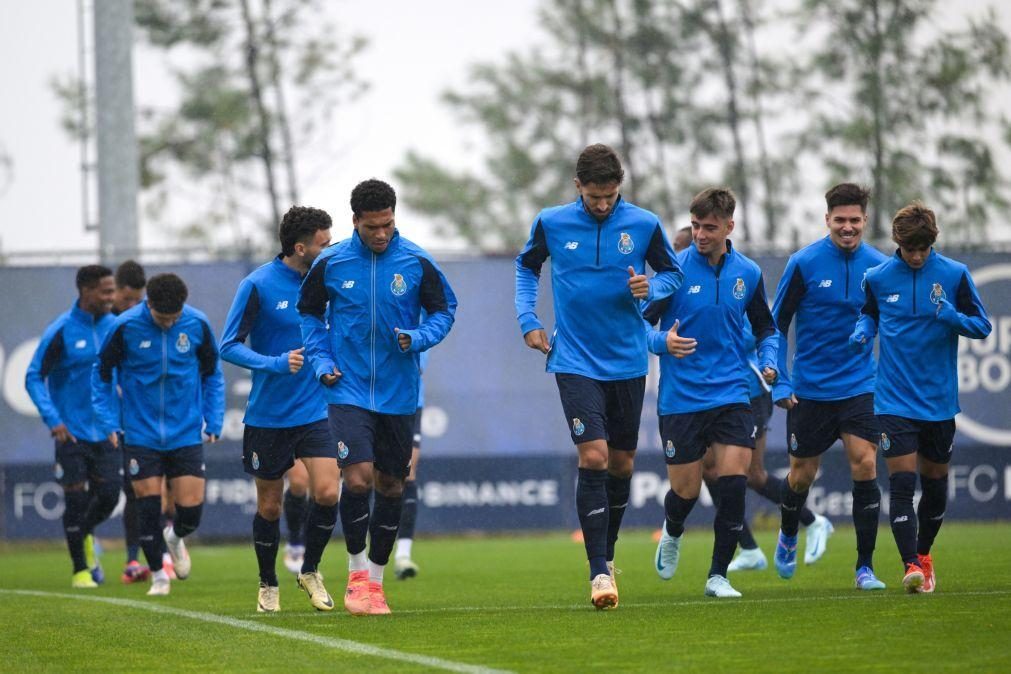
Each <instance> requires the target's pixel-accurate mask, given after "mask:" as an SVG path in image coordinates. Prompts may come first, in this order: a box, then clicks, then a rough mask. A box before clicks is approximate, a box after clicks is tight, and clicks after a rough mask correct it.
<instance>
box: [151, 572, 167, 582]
mask: <svg viewBox="0 0 1011 674" xmlns="http://www.w3.org/2000/svg"><path fill="white" fill-rule="evenodd" d="M152 579H154V580H168V579H169V576H168V572H167V571H166V570H165V569H158V570H157V571H155V572H154V574H153V575H152Z"/></svg>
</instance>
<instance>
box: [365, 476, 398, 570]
mask: <svg viewBox="0 0 1011 674" xmlns="http://www.w3.org/2000/svg"><path fill="white" fill-rule="evenodd" d="M375 501H376V502H375V507H374V508H373V510H372V521H371V522H370V523H369V561H370V562H372V563H373V564H378V565H379V566H386V563H387V562H389V561H390V553H391V552H393V544H394V543H395V542H396V540H397V529H399V528H400V514H401V513H400V506H401V503H402V502H403V499H402V497H401V496H383V495H382V494H380V493H379V492H378V491H377V492H376V497H375Z"/></svg>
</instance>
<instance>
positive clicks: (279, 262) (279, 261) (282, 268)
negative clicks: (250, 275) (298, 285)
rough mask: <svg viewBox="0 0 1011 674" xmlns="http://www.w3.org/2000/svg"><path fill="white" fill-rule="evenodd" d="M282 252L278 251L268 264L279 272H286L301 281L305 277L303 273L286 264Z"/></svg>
mask: <svg viewBox="0 0 1011 674" xmlns="http://www.w3.org/2000/svg"><path fill="white" fill-rule="evenodd" d="M283 258H284V253H278V255H277V257H275V258H274V259H273V260H271V261H270V264H271V265H272V266H273V267H274V269H276V270H277V271H278V273H280V274H286V275H288V276H290V277H292V278H293V279H296V280H298V281H301V280H302V279H303V278H305V275H304V274H300V273H298V272H297V271H295V270H294V269H292V268H291V267H289V266H288V265H286V264H285V263H284V259H283Z"/></svg>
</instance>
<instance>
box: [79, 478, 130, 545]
mask: <svg viewBox="0 0 1011 674" xmlns="http://www.w3.org/2000/svg"><path fill="white" fill-rule="evenodd" d="M120 491H122V489H121V487H120V485H119V484H118V483H114V482H93V483H92V485H91V489H89V490H88V493H89V494H90V497H89V498H88V510H87V511H86V512H85V514H84V533H85V535H87V534H90V533H92V532H93V531H94V530H95V527H97V526H98V525H99V524H101V523H102V522H104V521H105V520H107V519H109V515H111V514H112V511H113V510H115V509H116V506H117V505H119V492H120Z"/></svg>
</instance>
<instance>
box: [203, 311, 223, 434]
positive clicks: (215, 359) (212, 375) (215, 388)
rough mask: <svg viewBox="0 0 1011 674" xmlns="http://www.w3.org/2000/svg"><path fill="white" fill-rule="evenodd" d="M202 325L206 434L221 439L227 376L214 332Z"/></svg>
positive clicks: (204, 323) (204, 324)
mask: <svg viewBox="0 0 1011 674" xmlns="http://www.w3.org/2000/svg"><path fill="white" fill-rule="evenodd" d="M201 324H202V326H203V333H204V335H203V339H202V340H201V342H200V346H198V347H197V359H198V360H199V362H200V386H201V396H200V400H201V403H202V409H201V412H202V414H203V417H204V432H205V433H207V434H208V435H216V436H219V437H220V436H221V427H222V426H224V424H225V375H224V374H222V372H221V358H220V357H219V354H218V345H217V342H215V340H214V332H213V331H212V330H211V326H209V325H208V324H207V323H206V322H204V321H201Z"/></svg>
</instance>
